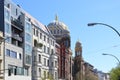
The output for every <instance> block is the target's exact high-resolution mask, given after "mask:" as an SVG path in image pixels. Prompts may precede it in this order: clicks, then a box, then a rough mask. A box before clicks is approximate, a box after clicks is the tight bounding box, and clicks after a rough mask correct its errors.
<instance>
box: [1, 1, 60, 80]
mask: <svg viewBox="0 0 120 80" xmlns="http://www.w3.org/2000/svg"><path fill="white" fill-rule="evenodd" d="M0 24H1V26H0V31H1V32H2V33H3V37H5V38H4V48H3V44H2V45H1V46H2V47H1V48H0V49H1V50H0V51H1V53H3V55H4V56H3V57H1V58H0V67H1V66H2V64H4V65H3V68H0V69H1V70H3V71H4V73H2V74H0V78H1V75H2V78H3V80H38V79H39V80H40V79H42V78H45V79H47V78H49V77H50V76H51V77H52V78H53V79H55V80H57V75H58V73H57V63H58V62H57V54H56V53H55V52H56V51H55V49H56V48H55V44H56V41H55V38H54V37H53V36H52V35H51V34H50V32H49V30H48V29H47V27H46V26H44V25H43V24H41V23H40V22H39V21H37V20H36V19H35V18H33V17H32V16H31V15H29V14H28V13H27V12H25V11H24V10H23V9H22V8H21V7H20V6H19V5H16V4H15V3H13V2H12V1H11V0H0ZM4 52H5V53H4ZM2 61H3V62H4V63H2Z"/></svg>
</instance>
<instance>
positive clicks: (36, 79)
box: [31, 18, 58, 80]
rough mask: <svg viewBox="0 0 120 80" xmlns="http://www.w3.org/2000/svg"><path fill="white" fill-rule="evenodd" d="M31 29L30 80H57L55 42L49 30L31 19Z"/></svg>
mask: <svg viewBox="0 0 120 80" xmlns="http://www.w3.org/2000/svg"><path fill="white" fill-rule="evenodd" d="M31 20H32V28H33V60H32V61H33V62H32V63H33V64H32V73H33V74H32V80H42V79H50V78H51V79H52V80H58V71H57V70H58V61H57V60H58V56H57V53H56V41H55V38H54V36H52V35H51V33H50V32H49V29H48V28H47V27H46V26H44V25H43V24H41V23H40V22H38V21H37V20H35V19H33V18H31Z"/></svg>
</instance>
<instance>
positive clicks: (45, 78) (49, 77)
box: [41, 73, 54, 80]
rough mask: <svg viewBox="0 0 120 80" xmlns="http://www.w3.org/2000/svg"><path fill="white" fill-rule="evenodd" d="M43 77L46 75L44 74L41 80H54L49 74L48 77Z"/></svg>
mask: <svg viewBox="0 0 120 80" xmlns="http://www.w3.org/2000/svg"><path fill="white" fill-rule="evenodd" d="M45 76H46V74H44V77H42V78H41V80H54V78H53V75H52V74H50V73H49V74H48V77H45Z"/></svg>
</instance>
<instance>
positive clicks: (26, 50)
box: [25, 44, 32, 54]
mask: <svg viewBox="0 0 120 80" xmlns="http://www.w3.org/2000/svg"><path fill="white" fill-rule="evenodd" d="M25 52H27V53H28V54H31V52H32V47H31V45H29V44H25Z"/></svg>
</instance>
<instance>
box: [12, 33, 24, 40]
mask: <svg viewBox="0 0 120 80" xmlns="http://www.w3.org/2000/svg"><path fill="white" fill-rule="evenodd" d="M12 37H13V38H14V39H16V40H19V41H21V42H22V41H23V39H22V37H20V36H19V34H15V33H12Z"/></svg>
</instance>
